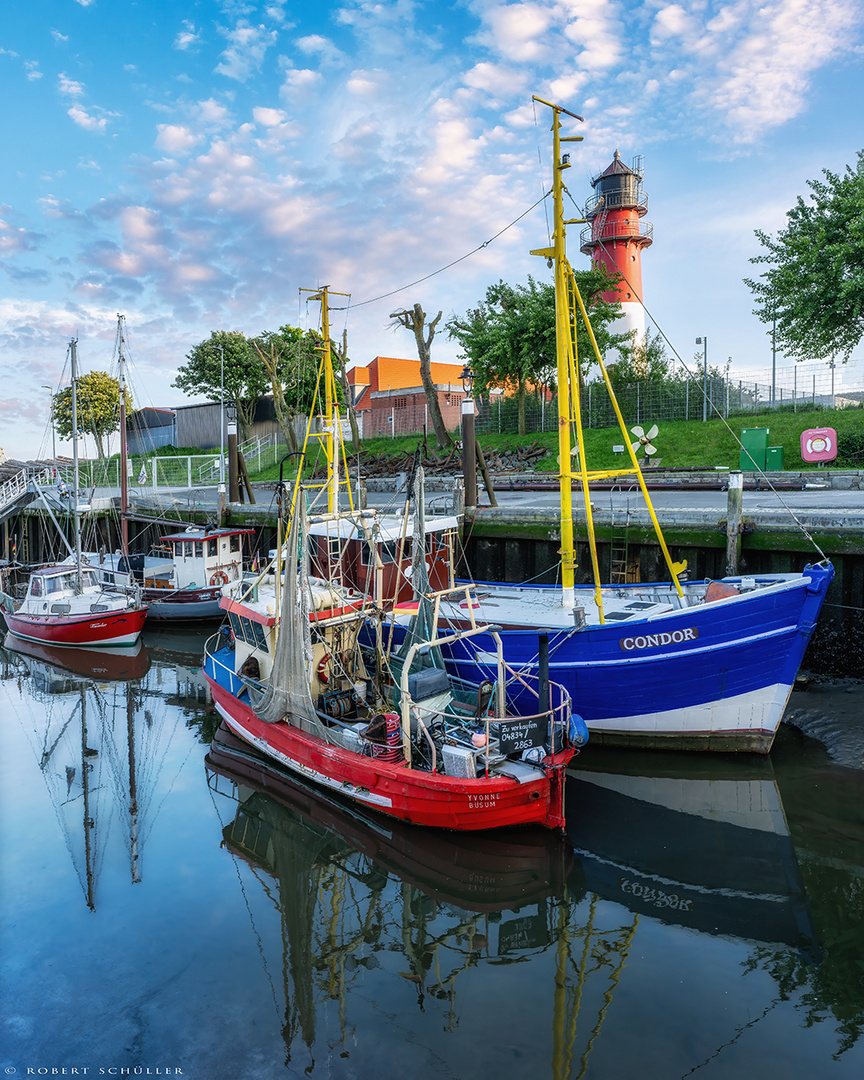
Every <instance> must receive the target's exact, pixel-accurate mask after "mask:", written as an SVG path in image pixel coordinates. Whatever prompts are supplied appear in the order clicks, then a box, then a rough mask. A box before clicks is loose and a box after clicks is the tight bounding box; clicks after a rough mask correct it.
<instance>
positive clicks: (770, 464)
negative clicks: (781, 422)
mask: <svg viewBox="0 0 864 1080" xmlns="http://www.w3.org/2000/svg"><path fill="white" fill-rule="evenodd" d="M765 468H766V470H767V471H768V472H782V471H783V447H782V446H769V447H768V457H767V461H766V463H765Z"/></svg>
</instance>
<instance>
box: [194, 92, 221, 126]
mask: <svg viewBox="0 0 864 1080" xmlns="http://www.w3.org/2000/svg"><path fill="white" fill-rule="evenodd" d="M192 114H193V116H194V117H195V119H196V121H197V122H198V123H200V124H203V125H204V126H205V127H222V126H223V125H224V124H226V123H227V122H228V120H229V119H230V117H231V114H230V112H229V111H228V109H227V108H226V107H225V106H224V105H223V104H222V103H221V102H219V101H216V99H215V98H207V100H206V101H199V102H198V103H197V104H196V105H195V107H194V109H193V110H192Z"/></svg>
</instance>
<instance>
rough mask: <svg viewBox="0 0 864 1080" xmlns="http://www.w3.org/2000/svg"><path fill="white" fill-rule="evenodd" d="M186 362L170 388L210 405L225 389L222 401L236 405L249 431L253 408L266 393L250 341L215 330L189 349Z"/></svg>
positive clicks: (262, 372) (264, 377) (264, 374)
mask: <svg viewBox="0 0 864 1080" xmlns="http://www.w3.org/2000/svg"><path fill="white" fill-rule="evenodd" d="M223 354H224V363H223ZM186 359H187V360H188V363H186V364H183V365H182V366H181V367H179V368H178V369H177V378H176V379H175V380H174V382H173V383H172V384H171V385H172V386H176V387H177V389H178V390H182V391H184V393H187V394H192V395H201V396H202V397H206V398H208V399H209V400H210V401H221V400H222V394H223V387H224V395H225V401H234V402H236V404H237V417H238V419H239V421H240V424H241V425H242V428H243V429H244V431H248V429H249V428H250V427H251V426H252V422H253V420H254V419H255V406H256V405H257V404H258V401H259V399H260V398H261V397H262V396H263V395H264V394H266V393H267V390H268V378H267V372H266V370H265V368H264V365H263V364H262V363H261V358H260V357H259V356H258V354H257V352H256V350H255V349H254V347H253V345H252V342H251V341H250V340H249V338H247V337H246V336H245V334H241V333H238V332H236V331H226V330H214V331H213V332H212V333H211V334H210V337H209V338H207V339H206V340H205V341H199V342H198V344H197V345H194V346H193V347H192V349H191V350H190V351H189V352H188V353H187V354H186ZM223 377H224V382H223Z"/></svg>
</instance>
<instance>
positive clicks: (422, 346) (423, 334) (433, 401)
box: [390, 304, 453, 450]
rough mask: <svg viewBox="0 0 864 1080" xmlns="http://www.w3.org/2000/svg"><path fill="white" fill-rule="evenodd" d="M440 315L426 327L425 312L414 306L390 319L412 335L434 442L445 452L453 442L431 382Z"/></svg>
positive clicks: (391, 316)
mask: <svg viewBox="0 0 864 1080" xmlns="http://www.w3.org/2000/svg"><path fill="white" fill-rule="evenodd" d="M441 314H442V313H441V312H440V311H439V312H438V314H437V315H436V316H435V318H434V319H433V320H432V322H430V323H428V325H427V323H426V312H425V311H424V310H423V308H422V307H421V306H420V304H415V305H414V307H413V308H411V309H410V310H408V309H407V308H406V309H405V310H404V311H394V312H392V313H391V315H390V318H391V319H393V320H395V321H396V322H397V323H398V324H399V325H400V326H404V327H405V329H406V330H410V331H412V333H413V334H414V340H415V342H416V343H417V355H418V356H419V357H420V378H421V380H422V382H423V390H424V392H425V394H426V400H427V402H428V403H429V415H430V416H431V417H432V427H433V428H434V429H435V441H436V443H437V444H438V448H439V450H446V449H447V448H448V447H449V446H452V445H453V440H452V439H451V438H450V433H449V432H448V430H447V428H446V426H445V424H444V417H443V416H442V415H441V406H440V405H439V404H438V392H437V390H436V389H435V383H434V382H433V381H432V341H433V339H434V337H435V328H436V327H437V326H438V323H439V322H440V321H441Z"/></svg>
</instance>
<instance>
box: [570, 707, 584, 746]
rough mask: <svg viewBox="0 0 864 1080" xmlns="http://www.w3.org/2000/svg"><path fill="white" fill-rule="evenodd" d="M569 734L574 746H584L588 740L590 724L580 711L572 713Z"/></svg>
mask: <svg viewBox="0 0 864 1080" xmlns="http://www.w3.org/2000/svg"><path fill="white" fill-rule="evenodd" d="M567 734H568V736H569V738H570V742H571V744H572V745H573V746H584V745H585V744H586V743H587V742H588V725H587V724H586V723H585V721H584V720H583V719H582V717H581V716H579V714H578V713H570V723H569V725H568V727H567Z"/></svg>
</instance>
